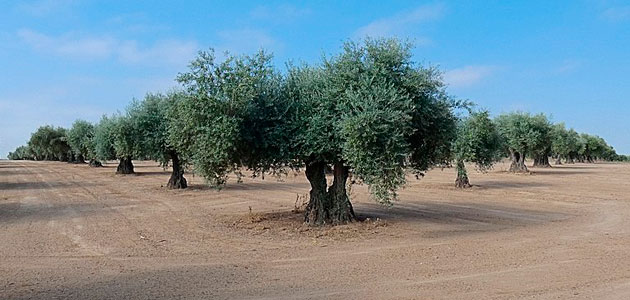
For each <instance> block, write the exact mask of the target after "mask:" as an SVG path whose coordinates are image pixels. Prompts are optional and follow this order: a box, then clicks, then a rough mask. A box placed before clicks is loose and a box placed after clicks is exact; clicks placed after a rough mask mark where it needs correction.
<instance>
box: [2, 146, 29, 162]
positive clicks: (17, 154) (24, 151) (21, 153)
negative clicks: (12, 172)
mask: <svg viewBox="0 0 630 300" xmlns="http://www.w3.org/2000/svg"><path fill="white" fill-rule="evenodd" d="M7 158H8V159H11V160H27V159H33V152H32V151H31V148H29V147H28V146H19V147H17V148H16V149H15V151H13V152H9V155H8V156H7Z"/></svg>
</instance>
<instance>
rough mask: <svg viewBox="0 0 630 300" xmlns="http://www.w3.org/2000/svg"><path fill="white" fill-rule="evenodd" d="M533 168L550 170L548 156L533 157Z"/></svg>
mask: <svg viewBox="0 0 630 300" xmlns="http://www.w3.org/2000/svg"><path fill="white" fill-rule="evenodd" d="M534 167H538V168H551V164H550V163H549V156H547V154H543V155H536V157H534Z"/></svg>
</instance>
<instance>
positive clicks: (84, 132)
mask: <svg viewBox="0 0 630 300" xmlns="http://www.w3.org/2000/svg"><path fill="white" fill-rule="evenodd" d="M68 144H69V145H70V148H71V149H72V153H73V155H74V161H75V162H80V163H82V162H84V161H85V159H88V160H89V163H90V166H92V167H99V166H101V163H100V162H99V161H98V160H97V159H96V149H95V148H94V147H95V143H94V125H92V124H91V123H90V122H87V121H84V120H76V121H75V122H74V123H73V124H72V127H71V128H70V130H68Z"/></svg>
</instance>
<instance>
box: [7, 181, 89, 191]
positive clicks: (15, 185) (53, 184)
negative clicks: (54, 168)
mask: <svg viewBox="0 0 630 300" xmlns="http://www.w3.org/2000/svg"><path fill="white" fill-rule="evenodd" d="M93 185H94V184H93V183H88V182H85V183H81V186H93ZM68 187H76V184H73V183H69V182H64V181H46V182H44V181H28V182H0V190H37V189H51V188H68Z"/></svg>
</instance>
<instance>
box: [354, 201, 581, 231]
mask: <svg viewBox="0 0 630 300" xmlns="http://www.w3.org/2000/svg"><path fill="white" fill-rule="evenodd" d="M358 211H359V212H360V213H361V214H363V215H364V216H365V217H370V218H375V217H377V218H381V219H388V220H392V221H394V220H395V221H402V222H419V223H437V224H451V225H487V226H493V225H494V226H523V225H530V224H540V223H547V222H552V221H557V220H562V219H566V218H568V217H569V215H566V214H563V213H557V212H549V211H541V210H531V209H522V208H516V207H511V206H503V205H488V204H480V203H472V202H471V203H467V202H466V203H438V202H423V203H397V204H396V205H394V206H393V207H391V208H384V207H382V206H381V205H379V204H363V205H361V207H360V209H359V210H358Z"/></svg>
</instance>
